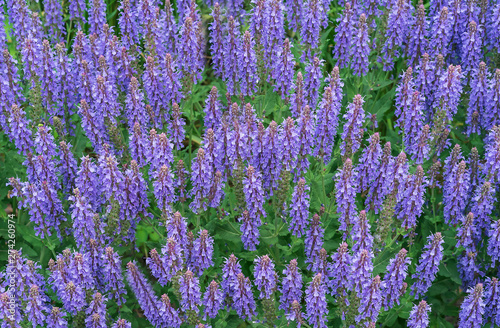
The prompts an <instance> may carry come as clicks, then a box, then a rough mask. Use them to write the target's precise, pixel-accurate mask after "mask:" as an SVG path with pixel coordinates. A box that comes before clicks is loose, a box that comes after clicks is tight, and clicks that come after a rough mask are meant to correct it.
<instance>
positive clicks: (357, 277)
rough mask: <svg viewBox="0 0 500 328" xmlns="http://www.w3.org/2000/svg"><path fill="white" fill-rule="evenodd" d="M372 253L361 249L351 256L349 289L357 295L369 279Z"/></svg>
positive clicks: (371, 268) (371, 269) (371, 267)
mask: <svg viewBox="0 0 500 328" xmlns="http://www.w3.org/2000/svg"><path fill="white" fill-rule="evenodd" d="M372 258H373V253H372V252H371V251H370V250H367V249H362V250H361V251H359V252H357V253H356V254H354V255H353V257H352V264H351V270H350V275H349V282H348V284H349V289H350V290H351V291H355V292H356V293H357V294H358V295H361V292H362V290H363V288H364V286H365V285H366V284H367V283H369V281H370V280H371V275H372V271H373V264H372Z"/></svg>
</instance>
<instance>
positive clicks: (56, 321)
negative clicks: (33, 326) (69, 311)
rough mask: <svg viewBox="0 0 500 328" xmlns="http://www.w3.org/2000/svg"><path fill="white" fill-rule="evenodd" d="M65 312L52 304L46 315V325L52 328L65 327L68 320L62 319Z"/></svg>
mask: <svg viewBox="0 0 500 328" xmlns="http://www.w3.org/2000/svg"><path fill="white" fill-rule="evenodd" d="M65 315H66V313H65V312H64V311H62V310H61V309H60V308H58V307H55V306H53V307H52V309H51V311H50V313H49V315H48V316H47V325H48V326H49V327H53V328H67V327H68V322H67V321H66V319H64V317H65Z"/></svg>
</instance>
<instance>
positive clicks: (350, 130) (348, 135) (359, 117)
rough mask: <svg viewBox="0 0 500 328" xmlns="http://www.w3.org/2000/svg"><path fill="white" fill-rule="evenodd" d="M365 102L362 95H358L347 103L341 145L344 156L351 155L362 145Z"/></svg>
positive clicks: (341, 152)
mask: <svg viewBox="0 0 500 328" xmlns="http://www.w3.org/2000/svg"><path fill="white" fill-rule="evenodd" d="M364 102H365V101H364V100H363V98H362V97H361V95H356V96H354V99H353V102H352V103H350V104H349V105H347V112H346V113H345V114H344V119H345V120H346V123H345V124H344V130H343V131H342V144H341V145H340V154H341V155H342V156H343V157H344V158H347V157H351V156H352V155H353V154H354V153H356V152H357V151H358V149H359V147H360V146H361V140H362V137H363V135H362V134H363V123H364V121H365V111H364V109H363V103H364Z"/></svg>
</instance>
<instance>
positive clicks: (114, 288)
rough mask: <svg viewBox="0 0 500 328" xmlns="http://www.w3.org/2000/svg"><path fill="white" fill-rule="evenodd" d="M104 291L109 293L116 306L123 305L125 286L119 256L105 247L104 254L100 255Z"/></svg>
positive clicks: (111, 249)
mask: <svg viewBox="0 0 500 328" xmlns="http://www.w3.org/2000/svg"><path fill="white" fill-rule="evenodd" d="M102 263H103V271H104V281H105V285H104V286H105V290H106V291H107V292H109V293H110V295H111V297H112V298H113V299H114V300H115V301H116V303H117V304H119V305H120V304H123V303H124V302H125V298H124V297H123V295H124V294H125V293H126V292H125V284H124V283H123V275H122V268H121V260H120V256H119V255H118V253H117V252H115V251H114V250H113V248H111V247H106V250H105V253H104V254H103V255H102Z"/></svg>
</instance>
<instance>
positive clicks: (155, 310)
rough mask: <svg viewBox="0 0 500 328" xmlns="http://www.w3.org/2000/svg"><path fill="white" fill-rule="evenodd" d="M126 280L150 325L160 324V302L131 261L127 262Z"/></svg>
mask: <svg viewBox="0 0 500 328" xmlns="http://www.w3.org/2000/svg"><path fill="white" fill-rule="evenodd" d="M127 280H128V283H129V286H130V288H131V289H132V291H133V292H134V294H135V297H136V298H137V301H138V303H139V306H140V307H141V309H142V310H143V311H144V315H145V317H146V318H147V319H148V321H149V322H150V323H151V324H152V325H159V324H161V322H162V318H161V317H160V308H161V302H160V300H159V299H158V298H157V297H156V295H155V294H154V292H153V288H152V287H151V285H150V283H149V282H148V281H147V280H146V278H145V277H144V275H143V274H142V272H140V271H139V269H138V268H137V266H136V265H135V264H134V263H132V262H129V263H128V264H127Z"/></svg>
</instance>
